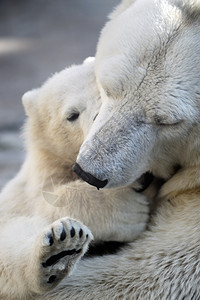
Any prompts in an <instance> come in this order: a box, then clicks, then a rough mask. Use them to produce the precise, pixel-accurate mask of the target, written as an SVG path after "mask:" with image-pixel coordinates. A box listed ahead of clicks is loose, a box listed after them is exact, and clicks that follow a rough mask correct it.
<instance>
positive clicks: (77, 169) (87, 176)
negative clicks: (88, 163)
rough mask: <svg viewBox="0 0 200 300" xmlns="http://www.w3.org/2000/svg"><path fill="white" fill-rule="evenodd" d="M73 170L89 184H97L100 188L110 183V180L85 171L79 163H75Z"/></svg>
mask: <svg viewBox="0 0 200 300" xmlns="http://www.w3.org/2000/svg"><path fill="white" fill-rule="evenodd" d="M72 170H73V171H74V172H75V173H76V175H78V176H79V177H80V178H81V179H83V180H84V181H86V182H87V183H88V184H90V185H93V186H95V187H96V188H97V189H98V190H99V189H102V188H104V186H106V184H107V183H108V180H107V179H106V180H103V181H102V180H99V179H97V178H95V177H94V176H93V175H92V174H90V173H87V172H85V171H83V169H82V168H81V167H80V166H79V164H77V163H75V164H74V165H73V167H72Z"/></svg>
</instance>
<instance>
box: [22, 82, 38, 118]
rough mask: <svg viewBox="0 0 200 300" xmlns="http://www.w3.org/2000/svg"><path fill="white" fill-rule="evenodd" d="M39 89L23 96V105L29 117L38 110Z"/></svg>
mask: <svg viewBox="0 0 200 300" xmlns="http://www.w3.org/2000/svg"><path fill="white" fill-rule="evenodd" d="M39 90H40V89H39V88H38V89H34V90H31V91H28V92H26V93H25V94H24V95H23V96H22V103H23V106H24V109H25V112H26V115H27V116H31V115H32V114H33V112H34V111H35V109H36V101H37V98H38V95H39Z"/></svg>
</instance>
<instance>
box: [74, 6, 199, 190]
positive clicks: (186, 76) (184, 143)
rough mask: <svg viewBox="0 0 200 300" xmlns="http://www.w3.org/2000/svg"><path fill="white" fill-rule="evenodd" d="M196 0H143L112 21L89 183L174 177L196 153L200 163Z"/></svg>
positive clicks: (83, 153)
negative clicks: (146, 176)
mask: <svg viewBox="0 0 200 300" xmlns="http://www.w3.org/2000/svg"><path fill="white" fill-rule="evenodd" d="M197 2H198V1H196V3H197ZM191 3H193V6H192V4H191ZM194 3H195V2H194V1H189V0H188V1H159V0H152V1H147V0H136V1H135V2H134V3H133V4H132V5H131V6H130V7H129V8H128V9H126V10H125V11H124V12H122V13H121V14H119V15H117V16H116V17H115V18H113V19H112V20H111V21H109V22H108V24H107V25H106V26H105V28H104V30H103V32H102V35H101V38H100V41H99V45H98V49H97V57H96V75H97V80H98V84H99V89H100V91H101V98H102V107H101V110H100V113H99V115H98V117H97V118H96V120H95V122H94V124H93V126H92V129H91V131H90V132H89V135H88V137H87V138H86V140H85V142H84V144H83V145H82V147H81V149H80V152H79V155H78V158H77V164H78V165H76V167H78V168H79V171H80V174H82V175H83V176H82V177H83V179H85V178H86V179H87V178H89V180H88V181H89V183H92V184H94V185H96V186H97V187H103V186H105V185H106V186H107V187H114V186H122V185H128V184H130V183H132V182H133V181H135V180H136V179H138V178H139V177H140V176H141V175H142V174H143V173H145V172H147V171H151V172H152V173H153V174H154V175H156V176H159V177H162V178H164V179H167V178H169V177H170V176H171V175H172V174H173V173H174V170H175V167H176V166H177V165H181V166H184V165H187V164H190V163H191V155H194V160H195V159H196V160H197V151H196V150H195V152H193V148H192V147H195V143H194V141H195V140H196V141H197V140H199V137H198V136H199V133H198V132H199V120H200V109H199V107H200V60H199V57H200V35H199V30H200V17H199V11H198V10H199V7H198V6H197V7H195V6H194ZM196 144H198V143H196ZM194 153H195V154H194ZM84 177H85V178H84Z"/></svg>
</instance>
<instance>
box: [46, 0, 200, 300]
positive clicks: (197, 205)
mask: <svg viewBox="0 0 200 300" xmlns="http://www.w3.org/2000/svg"><path fill="white" fill-rule="evenodd" d="M199 8H200V2H199V1H190V0H183V1H170V0H162V1H161V0H160V1H159V0H149V1H147V0H136V1H135V2H134V3H133V4H132V5H131V6H130V7H129V8H127V9H126V10H125V11H124V12H122V13H121V14H117V13H116V18H113V19H112V20H111V21H109V22H108V23H107V25H106V26H105V28H104V29H103V31H102V35H101V37H100V41H99V45H98V49H97V63H96V75H97V80H98V84H99V88H100V90H101V95H102V100H103V105H102V108H101V111H100V113H99V116H98V117H97V119H96V120H95V122H94V124H93V127H92V129H91V131H90V133H89V135H88V137H87V138H86V141H85V142H84V144H83V146H82V147H81V150H80V153H79V156H78V163H79V164H80V165H81V167H82V168H83V169H84V170H85V171H86V172H89V173H91V174H93V175H94V176H96V177H97V178H99V179H101V180H104V179H108V181H109V183H108V187H111V186H121V185H126V184H128V183H129V182H131V181H132V180H135V179H136V178H137V177H138V176H140V175H141V174H142V173H143V172H144V171H147V170H151V171H152V172H153V173H154V174H155V175H156V176H159V177H162V178H164V179H165V180H166V181H167V182H166V184H164V186H163V188H162V189H161V192H160V197H159V198H158V199H157V200H158V202H159V203H160V204H159V208H158V211H157V213H156V216H154V217H153V218H152V224H151V226H150V227H149V230H148V231H146V232H145V234H144V235H143V237H141V238H140V239H139V240H138V241H137V242H135V243H132V244H130V245H129V247H127V249H124V250H123V251H122V252H120V253H119V254H117V255H113V256H107V257H103V258H94V259H92V260H85V261H83V262H81V263H80V265H79V268H77V271H76V272H75V273H74V274H73V276H72V277H71V278H68V279H66V280H65V281H63V282H62V284H61V285H60V286H59V287H58V289H56V290H55V291H54V292H53V293H52V294H49V295H46V296H45V297H43V298H42V300H47V299H48V300H57V299H59V300H63V299H68V300H71V299H73V300H74V299H76V300H77V299H84V300H92V299H104V300H107V299H128V300H129V299H138V300H144V299H145V300H146V299H148V300H160V299H164V300H165V299H172V300H183V299H195V300H198V299H200V256H199V253H200V234H199V232H200V225H199V224H200V196H199V191H200V181H199V178H200V138H199V132H200V125H199V123H200V105H199V104H200V84H199V83H200V60H199V57H200V39H199V32H200V10H199ZM120 11H121V8H120ZM97 149H98V151H97ZM102 154H103V155H102ZM177 165H178V166H179V167H180V170H179V171H178V172H177ZM83 274H84V276H83V277H82V275H83ZM80 278H82V280H81V281H80V280H79V279H80Z"/></svg>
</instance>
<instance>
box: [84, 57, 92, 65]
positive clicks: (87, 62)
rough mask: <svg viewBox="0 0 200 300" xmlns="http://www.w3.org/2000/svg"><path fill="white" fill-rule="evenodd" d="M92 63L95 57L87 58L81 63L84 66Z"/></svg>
mask: <svg viewBox="0 0 200 300" xmlns="http://www.w3.org/2000/svg"><path fill="white" fill-rule="evenodd" d="M94 61H95V57H93V56H89V57H87V58H86V59H85V60H84V61H83V64H84V65H86V64H90V63H94Z"/></svg>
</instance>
